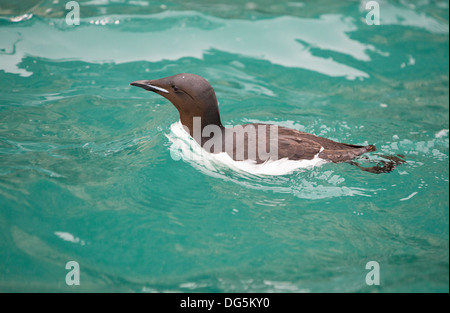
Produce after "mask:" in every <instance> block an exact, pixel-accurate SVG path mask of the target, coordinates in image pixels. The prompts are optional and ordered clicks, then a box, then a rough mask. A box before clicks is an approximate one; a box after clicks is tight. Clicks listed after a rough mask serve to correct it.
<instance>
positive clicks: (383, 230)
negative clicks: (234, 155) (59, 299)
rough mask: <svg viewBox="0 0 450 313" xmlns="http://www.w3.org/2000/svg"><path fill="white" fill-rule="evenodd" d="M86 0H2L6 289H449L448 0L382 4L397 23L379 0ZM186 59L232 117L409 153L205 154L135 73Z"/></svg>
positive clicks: (186, 68)
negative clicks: (260, 161)
mask: <svg viewBox="0 0 450 313" xmlns="http://www.w3.org/2000/svg"><path fill="white" fill-rule="evenodd" d="M78 3H79V5H80V25H68V24H67V22H66V15H67V14H68V13H69V12H70V10H66V8H65V5H66V2H65V1H61V0H43V1H34V0H24V1H5V0H1V1H0V81H1V84H0V291H3V292H9V291H12V292H28V291H31V292H41V291H51V292H73V291H74V292H77V291H85V292H104V291H112V292H129V291H131V292H173V291H175V292H448V290H449V131H448V129H449V104H448V101H449V87H448V84H449V24H448V21H449V8H448V2H447V1H439V0H438V1H428V0H422V1H407V0H402V1H393V0H391V1H385V0H383V1H378V3H379V6H380V25H368V24H367V22H366V15H367V14H368V12H369V10H366V8H365V4H366V2H365V1H331V0H329V1H325V0H321V1H302V2H298V1H287V0H282V1H276V2H274V1H265V0H262V1H256V0H254V1H235V0H227V1H193V0H192V1H189V0H188V1H186V0H179V1H170V2H168V1H167V2H164V1H143V0H137V1H125V0H89V1H78ZM183 72H186V73H195V74H198V75H201V76H203V77H205V78H206V79H207V80H208V81H209V82H210V83H211V85H212V86H213V87H214V89H215V90H216V93H217V98H218V100H219V106H220V111H221V115H222V120H223V122H224V124H225V125H227V126H232V125H236V124H243V123H248V122H264V123H273V124H277V125H282V126H287V127H291V128H295V129H298V130H301V131H306V132H310V133H313V134H316V135H319V136H324V137H327V138H330V139H333V140H337V141H341V142H347V143H352V144H374V145H376V146H377V148H378V153H381V154H385V155H396V154H402V155H404V156H405V159H406V160H407V163H406V164H403V165H401V166H399V167H398V168H397V169H395V170H394V171H393V172H392V173H389V174H380V175H375V174H371V173H367V172H363V171H361V170H359V169H358V168H356V167H354V166H351V165H349V164H323V165H321V166H318V167H313V168H305V169H300V170H297V171H294V172H292V173H289V174H285V175H278V176H269V175H253V174H251V173H245V174H243V173H242V172H239V171H235V170H233V169H232V168H227V167H226V166H218V165H217V164H214V163H211V162H207V161H202V160H191V159H189V158H187V157H185V155H183V153H182V151H181V152H180V151H179V150H177V149H174V142H176V141H177V140H179V138H178V137H177V133H176V131H174V130H175V129H176V123H177V121H178V114H177V111H176V110H175V108H174V107H173V106H172V105H171V104H170V103H169V102H168V101H167V100H165V99H164V98H162V97H159V96H157V95H156V94H153V93H149V92H146V91H144V90H142V89H138V88H135V87H131V86H129V83H130V82H132V81H134V80H138V79H155V78H161V77H165V76H170V75H174V74H177V73H183ZM376 158H377V156H376V153H372V154H369V155H368V156H367V158H363V159H361V160H360V162H361V163H362V164H365V165H369V163H368V162H371V161H372V162H374V161H376ZM70 261H76V262H77V263H78V264H79V267H80V285H79V286H69V285H67V284H66V275H67V274H68V272H69V270H68V269H66V264H67V263H68V262H70ZM369 261H376V262H378V264H379V266H380V285H372V286H370V285H367V283H366V275H367V274H368V273H369V270H370V269H366V264H367V263H368V262H369Z"/></svg>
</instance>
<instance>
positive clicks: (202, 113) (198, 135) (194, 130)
mask: <svg viewBox="0 0 450 313" xmlns="http://www.w3.org/2000/svg"><path fill="white" fill-rule="evenodd" d="M130 85H132V86H137V87H141V88H143V89H145V90H148V91H152V92H155V93H157V94H159V95H161V96H163V97H164V98H166V99H167V100H169V101H170V102H171V103H172V104H173V105H174V106H175V108H176V109H177V110H178V112H179V114H180V121H181V124H182V125H183V127H184V129H185V130H186V132H187V133H189V134H190V135H191V137H193V138H194V139H195V141H196V142H197V143H198V144H199V145H200V146H201V147H203V149H205V150H206V151H207V152H210V153H223V152H226V153H227V154H228V155H229V156H230V157H231V158H232V159H233V160H235V161H248V160H250V161H254V162H255V163H256V164H263V163H265V162H267V161H269V160H272V161H274V160H281V159H288V160H292V161H304V160H312V159H314V158H321V159H323V160H324V161H326V162H333V163H342V162H348V163H350V164H352V165H355V166H357V167H359V168H360V169H362V170H364V171H369V172H372V173H387V172H390V171H392V170H393V169H394V168H395V166H396V165H397V164H400V163H404V162H405V161H403V160H402V159H400V158H398V157H396V156H387V157H385V159H386V161H383V160H381V161H380V163H379V164H378V165H376V166H372V167H362V166H360V165H359V164H358V163H357V162H355V161H354V159H355V158H356V157H358V156H360V155H362V154H364V153H367V152H373V151H375V150H376V147H375V146H374V145H367V146H361V145H353V144H347V143H340V142H335V141H333V140H330V139H327V138H322V137H318V136H315V135H313V134H309V133H305V132H301V131H298V130H295V129H290V128H286V127H282V126H276V125H269V124H262V123H257V124H245V125H239V126H235V127H232V128H230V127H224V126H223V125H222V121H221V119H220V114H219V106H218V103H217V98H216V94H215V92H214V89H213V88H212V86H211V85H210V84H209V82H208V81H207V80H206V79H204V78H203V77H201V76H198V75H194V74H187V73H182V74H177V75H174V76H170V77H165V78H161V79H156V80H137V81H134V82H132V83H131V84H130Z"/></svg>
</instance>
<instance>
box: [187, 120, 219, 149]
mask: <svg viewBox="0 0 450 313" xmlns="http://www.w3.org/2000/svg"><path fill="white" fill-rule="evenodd" d="M180 121H181V124H182V125H183V126H184V127H185V129H186V131H188V132H189V135H191V137H193V138H194V139H196V140H197V139H199V138H201V137H202V134H203V129H204V128H205V127H206V126H209V125H216V126H218V127H219V128H220V129H221V130H222V129H223V128H224V127H223V126H222V122H221V120H220V116H219V114H215V115H211V114H210V115H207V114H206V115H204V116H186V115H180ZM208 135H209V134H208ZM197 137H199V138H197ZM207 138H209V137H207ZM197 141H199V140H197ZM202 141H203V140H202ZM199 144H202V142H199Z"/></svg>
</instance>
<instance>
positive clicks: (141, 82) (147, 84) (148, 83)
mask: <svg viewBox="0 0 450 313" xmlns="http://www.w3.org/2000/svg"><path fill="white" fill-rule="evenodd" d="M130 85H131V86H136V87H141V88H144V89H145V90H148V91H153V92H162V93H169V92H168V91H167V90H166V89H164V88H161V87H158V86H155V85H152V84H151V80H137V81H134V82H132V83H131V84H130Z"/></svg>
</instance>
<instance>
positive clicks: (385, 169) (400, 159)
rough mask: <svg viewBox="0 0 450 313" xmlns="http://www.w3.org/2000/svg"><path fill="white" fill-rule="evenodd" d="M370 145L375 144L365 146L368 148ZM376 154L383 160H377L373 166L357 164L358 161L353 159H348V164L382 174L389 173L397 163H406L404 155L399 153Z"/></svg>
mask: <svg viewBox="0 0 450 313" xmlns="http://www.w3.org/2000/svg"><path fill="white" fill-rule="evenodd" d="M370 147H373V148H375V146H367V148H368V149H370ZM368 151H375V150H368ZM378 156H380V157H382V158H383V159H385V160H379V161H378V164H377V165H375V166H370V167H364V166H361V165H359V163H357V162H355V161H350V164H352V165H354V166H356V167H358V168H359V169H361V170H363V171H366V172H369V173H373V174H382V173H390V172H392V171H393V170H394V169H395V168H396V167H397V165H399V164H404V163H406V161H405V160H404V159H405V156H404V155H401V154H397V155H381V154H379V155H378Z"/></svg>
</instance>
